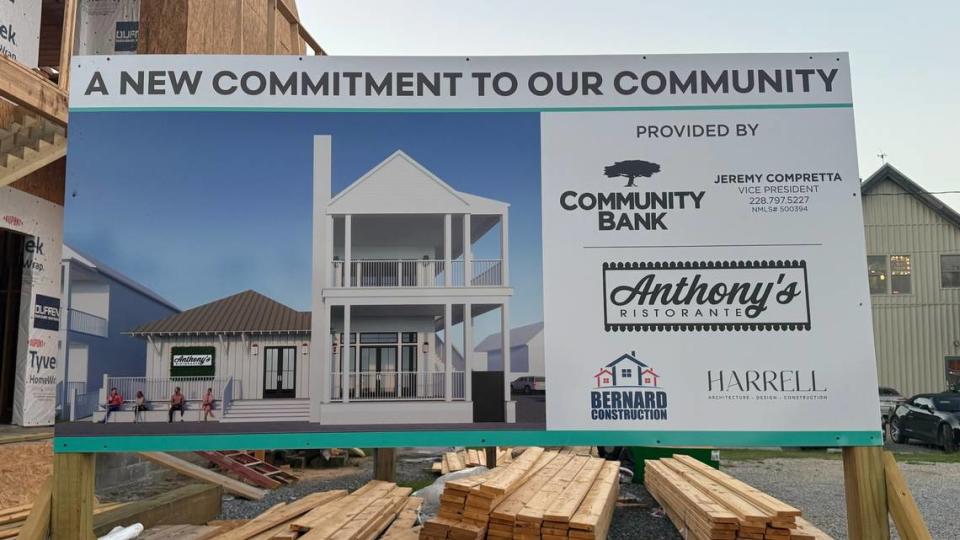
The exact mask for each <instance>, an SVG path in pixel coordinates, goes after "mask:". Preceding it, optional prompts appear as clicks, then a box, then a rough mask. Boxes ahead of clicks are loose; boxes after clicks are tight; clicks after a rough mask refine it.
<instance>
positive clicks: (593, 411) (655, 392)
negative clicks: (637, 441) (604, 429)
mask: <svg viewBox="0 0 960 540" xmlns="http://www.w3.org/2000/svg"><path fill="white" fill-rule="evenodd" d="M590 418H592V419H593V420H661V421H662V420H666V419H667V393H666V392H665V391H664V390H663V388H662V387H661V386H660V375H659V374H658V373H657V372H656V371H654V369H653V368H652V367H650V366H649V365H647V364H645V363H643V362H642V361H640V360H639V359H637V354H636V352H635V351H630V352H629V353H627V354H622V355H620V357H618V358H617V359H616V360H614V361H612V362H610V363H608V364H606V365H604V366H603V367H601V368H600V370H599V371H598V372H597V373H596V374H595V375H594V376H593V389H592V390H591V391H590Z"/></svg>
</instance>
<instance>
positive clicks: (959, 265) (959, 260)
mask: <svg viewBox="0 0 960 540" xmlns="http://www.w3.org/2000/svg"><path fill="white" fill-rule="evenodd" d="M940 286H941V287H944V288H951V289H952V288H960V255H941V256H940Z"/></svg>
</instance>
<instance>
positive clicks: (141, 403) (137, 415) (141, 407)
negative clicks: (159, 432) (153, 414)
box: [133, 390, 147, 422]
mask: <svg viewBox="0 0 960 540" xmlns="http://www.w3.org/2000/svg"><path fill="white" fill-rule="evenodd" d="M145 412H147V400H146V398H144V397H143V391H142V390H137V401H136V403H135V404H134V406H133V421H134V422H139V421H140V420H141V419H142V418H143V413H145Z"/></svg>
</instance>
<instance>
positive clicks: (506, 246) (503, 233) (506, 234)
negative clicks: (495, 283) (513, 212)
mask: <svg viewBox="0 0 960 540" xmlns="http://www.w3.org/2000/svg"><path fill="white" fill-rule="evenodd" d="M509 253H510V220H509V219H508V215H507V213H506V212H504V213H503V214H501V215H500V271H501V277H500V283H501V285H503V286H504V287H509V286H510V264H509V262H510V256H509V255H508V254H509Z"/></svg>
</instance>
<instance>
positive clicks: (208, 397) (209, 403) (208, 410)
mask: <svg viewBox="0 0 960 540" xmlns="http://www.w3.org/2000/svg"><path fill="white" fill-rule="evenodd" d="M213 402H214V399H213V388H207V393H206V394H204V395H203V421H204V422H206V421H207V416H209V417H210V418H216V417H215V416H213Z"/></svg>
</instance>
